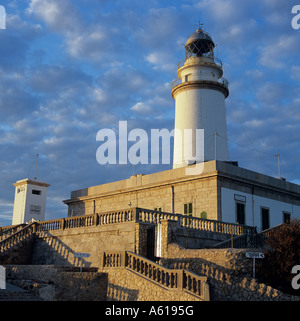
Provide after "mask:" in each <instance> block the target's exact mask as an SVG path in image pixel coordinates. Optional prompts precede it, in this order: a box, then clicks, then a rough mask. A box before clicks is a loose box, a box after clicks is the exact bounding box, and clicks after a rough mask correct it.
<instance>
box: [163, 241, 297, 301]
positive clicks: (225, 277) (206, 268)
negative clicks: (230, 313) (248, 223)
mask: <svg viewBox="0 0 300 321" xmlns="http://www.w3.org/2000/svg"><path fill="white" fill-rule="evenodd" d="M245 252H246V250H245V249H214V250H211V249H199V250H196V249H195V250H190V249H184V248H182V247H180V246H178V245H177V244H169V245H168V249H167V253H166V256H165V257H164V258H162V259H161V264H162V265H164V266H166V267H168V268H171V269H173V268H181V269H182V268H186V269H188V270H190V271H193V272H194V273H197V274H199V275H205V276H208V277H209V278H210V281H209V283H210V284H211V286H212V295H211V297H212V300H217V301H218V300H228V301H243V300H244V301H300V297H299V296H292V295H288V294H284V293H282V292H281V291H279V290H277V289H274V288H272V287H270V286H268V285H267V284H264V283H259V282H258V281H257V280H256V279H253V278H252V276H251V273H252V260H251V259H247V258H246V257H245Z"/></svg>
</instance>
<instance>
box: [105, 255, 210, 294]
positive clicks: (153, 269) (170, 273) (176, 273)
mask: <svg viewBox="0 0 300 321" xmlns="http://www.w3.org/2000/svg"><path fill="white" fill-rule="evenodd" d="M101 263H102V264H101V268H127V269H129V270H131V271H133V272H135V273H137V274H140V275H141V276H143V277H144V278H147V279H149V280H151V281H153V282H155V283H158V284H159V285H161V286H163V287H165V288H167V289H177V290H181V291H182V290H184V291H187V292H189V293H191V294H193V295H196V296H198V297H199V299H202V300H209V285H208V283H207V277H205V276H199V275H197V274H195V273H193V272H190V271H187V270H183V269H168V268H166V267H163V266H161V265H159V264H156V263H154V262H153V261H150V260H148V259H146V258H145V257H142V256H140V255H138V254H135V253H133V252H129V251H125V252H104V253H103V254H102V259H101Z"/></svg>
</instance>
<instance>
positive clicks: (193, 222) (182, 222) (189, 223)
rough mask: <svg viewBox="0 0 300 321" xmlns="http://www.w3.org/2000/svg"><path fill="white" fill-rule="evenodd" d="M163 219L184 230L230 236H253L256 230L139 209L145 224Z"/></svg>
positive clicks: (139, 217)
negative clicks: (174, 223) (175, 223)
mask: <svg viewBox="0 0 300 321" xmlns="http://www.w3.org/2000/svg"><path fill="white" fill-rule="evenodd" d="M163 219H168V220H175V221H177V222H178V226H179V227H182V228H190V229H195V230H201V231H207V232H216V233H222V234H230V235H241V234H248V235H251V234H253V233H255V231H256V228H255V227H253V226H247V225H241V224H236V223H228V222H222V221H216V220H209V219H205V218H199V217H194V216H187V215H183V214H172V213H166V212H157V211H154V210H148V209H144V208H137V220H138V221H141V222H145V223H152V224H157V223H159V222H160V221H161V220H163Z"/></svg>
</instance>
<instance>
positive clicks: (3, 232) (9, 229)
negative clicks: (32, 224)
mask: <svg viewBox="0 0 300 321" xmlns="http://www.w3.org/2000/svg"><path fill="white" fill-rule="evenodd" d="M24 226H26V224H18V225H11V226H4V227H0V241H1V240H3V239H4V238H6V237H7V236H9V235H12V234H14V233H15V232H17V231H19V230H20V229H22V228H23V227H24Z"/></svg>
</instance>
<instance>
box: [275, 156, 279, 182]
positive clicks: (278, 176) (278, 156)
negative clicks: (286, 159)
mask: <svg viewBox="0 0 300 321" xmlns="http://www.w3.org/2000/svg"><path fill="white" fill-rule="evenodd" d="M275 157H277V158H278V178H279V179H280V154H279V153H278V154H277V155H275Z"/></svg>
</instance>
